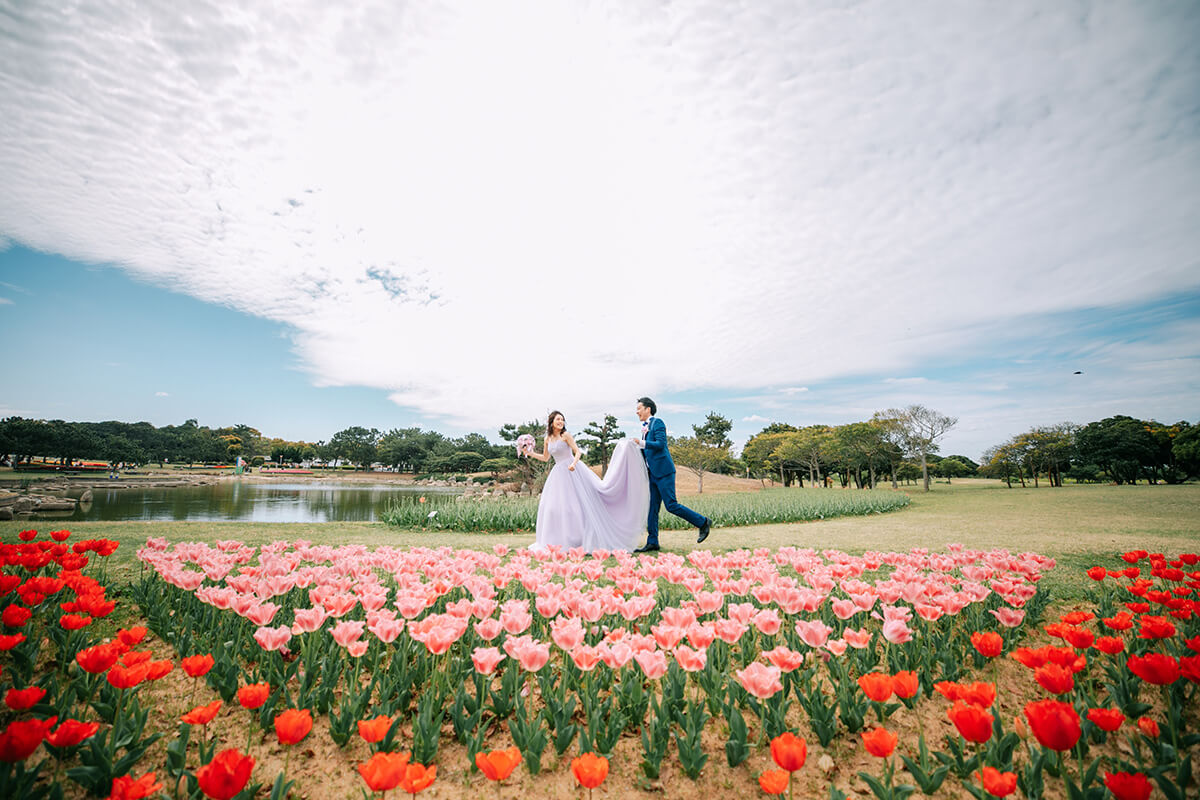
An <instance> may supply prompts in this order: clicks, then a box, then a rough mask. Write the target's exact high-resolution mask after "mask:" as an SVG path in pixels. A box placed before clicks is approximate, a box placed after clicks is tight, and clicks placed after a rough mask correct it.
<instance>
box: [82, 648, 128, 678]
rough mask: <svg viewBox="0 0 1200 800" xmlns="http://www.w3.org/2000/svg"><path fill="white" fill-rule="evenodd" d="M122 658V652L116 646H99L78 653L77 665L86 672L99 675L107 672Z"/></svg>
mask: <svg viewBox="0 0 1200 800" xmlns="http://www.w3.org/2000/svg"><path fill="white" fill-rule="evenodd" d="M120 656H121V652H120V650H118V649H117V647H116V645H113V644H98V645H95V646H93V647H88V648H85V649H83V650H80V651H79V652H78V653H76V654H75V663H76V664H78V665H79V668H80V669H82V670H83V671H84V672H87V673H90V674H92V675H99V674H100V673H101V672H107V671H108V668H109V667H111V666H112V665H113V664H115V663H117V659H118V658H120Z"/></svg>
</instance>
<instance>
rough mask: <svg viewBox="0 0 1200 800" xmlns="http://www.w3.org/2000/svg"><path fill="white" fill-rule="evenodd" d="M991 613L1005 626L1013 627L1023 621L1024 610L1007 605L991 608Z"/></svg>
mask: <svg viewBox="0 0 1200 800" xmlns="http://www.w3.org/2000/svg"><path fill="white" fill-rule="evenodd" d="M991 613H992V616H994V617H995V618H996V619H997V620H998V621H999V622H1000V624H1001V625H1003V626H1004V627H1006V628H1015V627H1017V626H1018V625H1020V624H1021V623H1022V622H1024V621H1025V612H1024V611H1021V610H1020V609H1016V608H1009V607H1008V606H1003V607H1001V608H995V609H992V612H991Z"/></svg>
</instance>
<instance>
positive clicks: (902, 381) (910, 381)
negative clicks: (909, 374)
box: [883, 377, 929, 386]
mask: <svg viewBox="0 0 1200 800" xmlns="http://www.w3.org/2000/svg"><path fill="white" fill-rule="evenodd" d="M883 382H884V383H893V384H898V385H901V386H920V385H921V384H923V383H929V380H928V379H927V378H921V377H913V378H884V379H883Z"/></svg>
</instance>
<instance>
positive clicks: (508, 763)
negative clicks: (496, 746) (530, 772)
mask: <svg viewBox="0 0 1200 800" xmlns="http://www.w3.org/2000/svg"><path fill="white" fill-rule="evenodd" d="M520 763H521V751H520V749H518V748H516V747H510V748H508V749H507V750H492V751H490V752H487V753H476V754H475V766H477V767H479V771H480V772H482V773H483V774H484V777H486V778H487V779H488V780H489V781H502V780H504V779H505V778H507V777H508V776H509V775H511V774H512V771H513V769H514V768H515V767H516V766H517V764H520Z"/></svg>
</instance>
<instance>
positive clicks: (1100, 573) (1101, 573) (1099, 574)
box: [1087, 567, 1108, 581]
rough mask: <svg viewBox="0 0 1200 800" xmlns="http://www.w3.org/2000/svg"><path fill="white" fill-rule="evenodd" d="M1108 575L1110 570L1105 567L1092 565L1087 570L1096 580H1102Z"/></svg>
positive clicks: (1088, 574) (1090, 576)
mask: <svg viewBox="0 0 1200 800" xmlns="http://www.w3.org/2000/svg"><path fill="white" fill-rule="evenodd" d="M1106 575H1108V570H1106V569H1105V568H1104V567H1092V568H1091V569H1089V570H1088V571H1087V576H1088V577H1089V578H1091V579H1092V580H1094V581H1102V580H1104V577H1105V576H1106Z"/></svg>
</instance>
